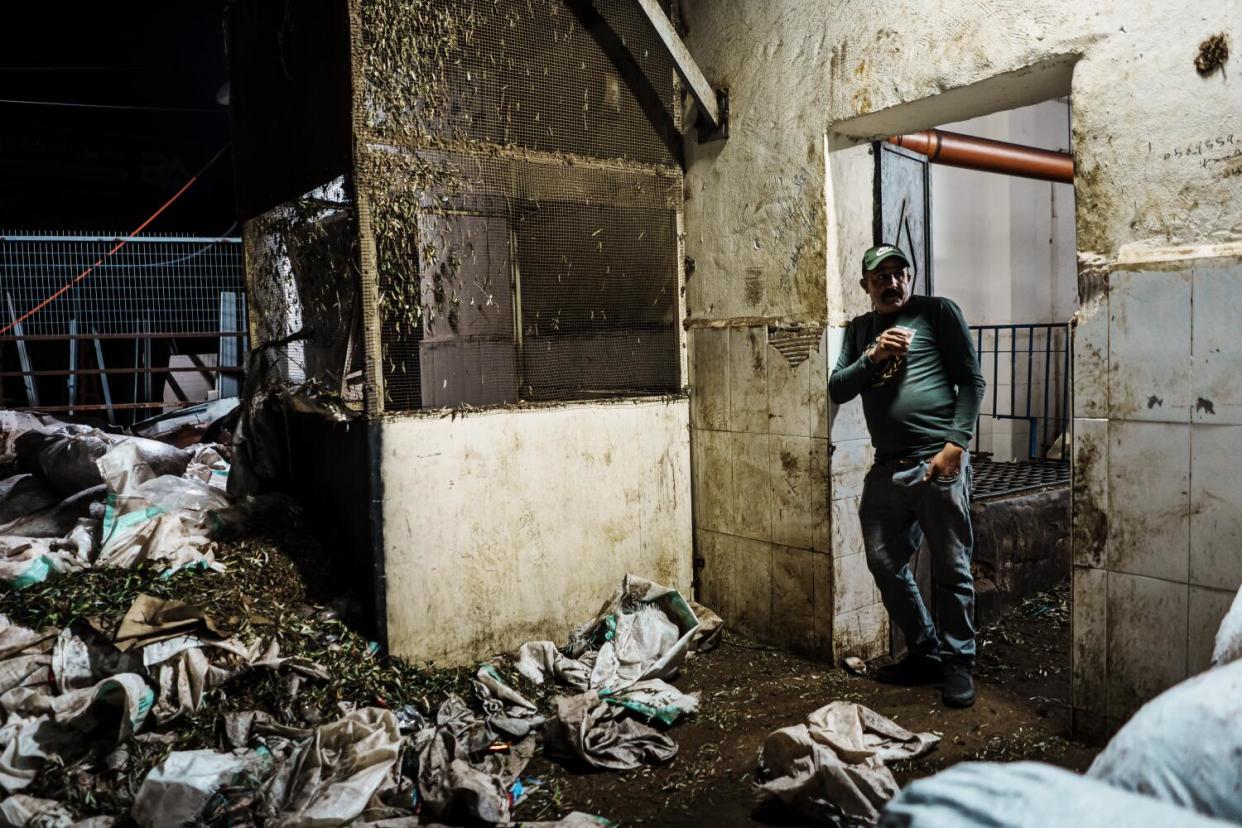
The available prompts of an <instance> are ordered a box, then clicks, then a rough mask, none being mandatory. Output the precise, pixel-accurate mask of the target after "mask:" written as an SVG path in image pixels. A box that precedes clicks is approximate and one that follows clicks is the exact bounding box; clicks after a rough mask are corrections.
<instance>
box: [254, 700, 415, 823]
mask: <svg viewBox="0 0 1242 828" xmlns="http://www.w3.org/2000/svg"><path fill="white" fill-rule="evenodd" d="M400 745H401V734H400V733H399V732H398V730H397V719H396V717H395V716H393V714H392V712H391V711H388V710H381V709H380V708H378V707H367V708H363V709H361V710H355V711H353V712H352V713H350V714H348V715H346V716H344V717H343V718H341V719H338V720H336V721H334V722H331V723H329V724H326V725H323V726H322V727H318V728H316V729H315V734H314V735H313V736H312V737H311V738H310V739H308V740H307V741H306V742H303V743H302V744H301V745H299V746H298V747H297V749H296V750H295V751H294V752H293V755H292V756H290V757H289V759H288V761H286V762H285V764H284V766H283V767H281V769H280V771H279V772H278V773H277V775H276V778H275V779H274V780H273V782H272V787H271V803H272V806H273V808H274V809H275V811H276V814H277V816H276V817H275V819H273V820H271V821H270V822H269V823H268V824H269V825H274V826H282V828H317V826H329V825H344V824H345V823H347V822H349V821H350V820H352V819H356V818H357V817H358V816H359V815H360V814H361V813H362V811H363V810H364V809H365V808H366V806H367V802H368V801H370V799H371V797H372V796H374V795H375V792H376V791H378V790H379V789H380V786H381V785H382V784H383V783H384V781H385V778H386V777H388V776H389V774H390V773H391V772H392V770H393V766H394V765H395V764H396V762H397V751H398V748H399V747H400Z"/></svg>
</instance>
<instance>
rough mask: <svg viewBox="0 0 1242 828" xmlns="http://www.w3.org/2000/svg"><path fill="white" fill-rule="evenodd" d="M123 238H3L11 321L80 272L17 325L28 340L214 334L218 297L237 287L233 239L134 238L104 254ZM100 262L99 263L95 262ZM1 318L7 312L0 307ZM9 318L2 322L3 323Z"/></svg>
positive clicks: (1, 262)
mask: <svg viewBox="0 0 1242 828" xmlns="http://www.w3.org/2000/svg"><path fill="white" fill-rule="evenodd" d="M122 238H124V237H123V236H111V235H95V236H68V235H5V236H2V237H0V273H3V279H0V285H3V290H4V293H5V294H6V301H10V300H11V302H12V305H13V309H14V310H15V311H16V314H17V315H18V316H21V315H23V314H24V313H26V312H27V311H29V310H31V309H32V308H34V307H36V306H37V305H38V304H39V303H40V302H42V301H43V300H44V299H46V298H47V297H49V296H51V295H53V294H54V293H56V292H57V291H58V290H60V289H61V288H62V287H64V286H65V285H66V284H67V283H69V282H71V281H73V279H74V278H75V277H77V276H78V275H79V274H80V273H82V271H84V270H86V269H87V268H89V267H91V265H93V264H96V263H97V262H98V264H97V265H96V267H95V268H94V270H93V271H92V272H91V273H90V274H89V275H88V276H86V277H85V278H84V279H82V280H81V281H80V282H78V283H77V284H75V285H74V286H73V287H72V288H70V289H69V290H68V291H66V292H65V293H64V294H63V295H61V296H59V297H58V298H56V299H55V300H54V301H52V302H51V303H50V304H48V305H47V306H46V307H44V308H42V309H41V310H39V311H38V312H37V313H35V314H34V315H33V316H31V317H30V318H29V319H26V320H25V321H24V322H23V323H22V328H23V330H24V331H25V333H27V334H30V335H65V334H68V333H69V326H70V323H71V321H76V325H77V328H78V330H79V332H85V331H92V330H93V331H95V332H97V333H100V334H132V333H138V332H140V331H141V330H142V325H143V323H144V321H145V322H146V323H147V324H148V325H149V326H150V327H149V330H151V331H182V332H186V333H204V334H214V333H218V332H219V331H220V295H221V293H224V292H232V293H234V294H235V295H240V292H241V291H242V289H243V283H244V280H243V276H242V260H241V240H240V239H236V238H216V239H210V238H187V237H181V236H139V237H136V238H133V239H130V240H129V242H128V243H127V244H126V245H125V246H124V247H122V248H121V249H119V250H118V251H116V252H115V253H113V254H112V255H111V256H107V253H108V251H109V250H111V249H112V248H113V247H114V246H116V244H117V242H119V241H120V240H121V239H122ZM101 260H102V261H101ZM0 315H3V316H7V315H8V308H7V307H5V308H3V314H0ZM9 321H11V320H9V319H7V318H6V319H5V322H6V323H7V322H9Z"/></svg>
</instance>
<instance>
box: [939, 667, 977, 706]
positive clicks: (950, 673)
mask: <svg viewBox="0 0 1242 828" xmlns="http://www.w3.org/2000/svg"><path fill="white" fill-rule="evenodd" d="M940 698H941V700H942V701H943V702H944V703H945V706H946V707H970V706H971V705H972V704H974V703H975V682H974V680H973V679H972V678H971V677H970V670H969V669H967V668H966V667H960V666H952V667H947V668H945V671H944V687H942V688H941V690H940Z"/></svg>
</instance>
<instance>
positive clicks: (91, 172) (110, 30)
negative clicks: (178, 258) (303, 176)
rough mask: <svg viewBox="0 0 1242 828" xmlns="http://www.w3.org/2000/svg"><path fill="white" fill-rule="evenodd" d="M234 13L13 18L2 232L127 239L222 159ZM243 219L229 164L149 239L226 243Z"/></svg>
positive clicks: (44, 10)
mask: <svg viewBox="0 0 1242 828" xmlns="http://www.w3.org/2000/svg"><path fill="white" fill-rule="evenodd" d="M225 5H226V0H178V2H167V0H162V2H155V1H154V0H127V2H124V3H80V2H74V3H69V2H58V1H57V0H50V1H49V0H43V1H42V2H38V3H20V4H18V3H14V4H11V7H10V8H8V9H6V12H7V14H6V15H5V17H6V21H5V26H4V35H3V43H4V47H3V49H0V230H7V231H12V230H26V231H74V232H78V231H83V232H94V231H107V232H122V231H123V232H129V231H130V230H132V229H133V228H134V227H136V226H137V225H138V224H139V223H141V222H142V221H143V220H144V219H145V218H146V217H147V216H148V215H150V214H151V213H152V212H153V211H154V210H155V209H156V208H157V207H159V205H160V204H162V203H163V202H164V201H165V200H166V199H167V198H168V197H169V196H170V195H172V193H174V192H175V191H176V190H177V189H178V188H179V187H180V186H181V185H182V184H183V183H185V181H186V179H187V178H189V177H190V176H191V175H193V174H194V173H195V172H197V171H198V170H199V168H200V167H201V166H202V165H203V164H204V163H205V162H206V161H207V159H209V158H210V157H211V156H212V155H213V154H215V152H216V151H217V150H219V149H220V148H221V147H222V146H224V145H225V144H226V143H227V142H228V137H229V118H228V107H227V106H226V105H224V104H222V103H220V101H219V95H220V93H221V90H222V87H224V85H225V84H226V82H227V81H228V63H227V56H226V53H225V36H224V11H225ZM13 101H29V102H40V103H13ZM53 104H78V106H63V105H53ZM83 105H89V106H83ZM104 107H107V108H104ZM112 107H121V108H112ZM235 212H236V211H235V209H234V199H233V177H232V159H231V157H230V156H228V155H227V154H226V156H225V157H223V158H221V159H220V161H218V162H216V164H214V165H213V166H212V168H211V169H210V170H208V171H207V173H206V174H205V175H204V176H203V178H202V179H201V180H200V181H199V182H198V183H197V184H196V185H195V186H194V188H192V189H191V190H190V191H189V192H187V193H186V194H185V195H184V196H183V197H182V198H181V199H180V200H179V201H178V203H177V204H176V205H174V206H173V207H171V208H170V209H169V210H168V211H167V212H166V213H165V214H164V215H163V216H161V217H160V218H159V220H158V221H157V222H156V223H154V224H153V225H152V226H151V228H150V231H151V232H177V233H185V234H195V235H219V234H222V233H224V232H225V231H226V230H229V229H230V227H231V225H232V224H233V221H234V216H235ZM233 232H236V229H234V231H233Z"/></svg>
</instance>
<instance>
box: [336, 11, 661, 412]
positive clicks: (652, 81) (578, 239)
mask: <svg viewBox="0 0 1242 828" xmlns="http://www.w3.org/2000/svg"><path fill="white" fill-rule="evenodd" d="M361 23H362V30H363V35H362V40H363V43H364V59H363V61H362V66H363V72H364V74H365V76H366V83H365V85H364V89H365V91H364V96H363V98H364V99H363V101H362V102H361V107H362V114H363V118H362V120H363V122H364V124H365V128H366V130H367V131H368V132H369V135H368V136H367V140H366V141H364V142H363V153H362V155H363V159H362V163H361V167H360V171H359V175H360V180H361V181H362V182H363V183H362V184H361V185H360V186H365V187H366V188H367V189H368V191H369V193H370V196H371V198H370V202H371V210H372V215H373V224H374V228H375V242H376V259H377V269H378V273H379V287H380V308H379V310H380V329H381V343H382V351H383V363H382V368H383V379H384V390H385V407H386V408H387V409H389V410H408V409H415V408H421V407H445V406H456V405H460V404H467V405H492V404H499V403H511V402H517V401H523V400H572V399H590V398H597V397H608V396H620V395H630V394H643V393H662V392H667V391H670V390H675V389H677V388H678V387H679V386H680V360H679V352H678V347H679V335H678V327H677V322H678V316H679V311H678V308H679V301H678V300H679V296H678V289H679V279H678V274H679V268H678V262H679V250H680V240H679V239H678V235H677V233H678V231H677V227H678V220H677V219H678V214H679V211H680V209H681V188H682V181H681V172H680V167H679V166H678V152H679V150H678V147H679V144H678V141H679V138H678V136H677V118H676V116H675V108H674V97H675V93H676V87H675V83H674V76H673V70H672V66H671V63H670V62H669V61H668V59H667V57H666V56H665V53H664V51H663V49H662V47H660V46H659V41H658V39H657V37H656V35H655V33H654V31H653V30H652V29H651V26H650V24H649V23H648V22H647V21H646V20H645V19H644V18H643V17H642V14H641V12H640V11H639V9H638V7H637V4H634V3H631V2H620V1H619V0H618V1H617V2H598V3H594V4H591V3H585V4H578V3H566V2H564V0H530V1H529V2H525V1H524V0H523V1H522V2H509V3H497V2H492V0H487V2H481V0H469V1H468V2H463V3H460V4H425V3H402V4H397V3H393V2H389V1H388V0H372V2H364V3H363V4H362V13H361ZM412 35H419V36H418V37H415V36H412Z"/></svg>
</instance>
